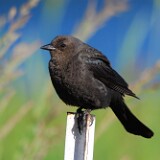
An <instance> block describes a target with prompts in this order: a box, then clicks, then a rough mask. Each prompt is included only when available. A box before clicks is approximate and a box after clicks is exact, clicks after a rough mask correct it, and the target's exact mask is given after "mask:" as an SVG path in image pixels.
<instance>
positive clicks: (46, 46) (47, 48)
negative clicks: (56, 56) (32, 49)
mask: <svg viewBox="0 0 160 160" xmlns="http://www.w3.org/2000/svg"><path fill="white" fill-rule="evenodd" d="M41 49H44V50H48V51H53V50H55V49H56V48H54V47H53V46H52V45H51V44H47V45H44V46H42V47H41Z"/></svg>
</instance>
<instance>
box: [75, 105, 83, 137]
mask: <svg viewBox="0 0 160 160" xmlns="http://www.w3.org/2000/svg"><path fill="white" fill-rule="evenodd" d="M76 120H77V126H78V130H79V133H80V134H82V131H83V127H84V124H83V123H84V111H82V108H78V109H77V112H76Z"/></svg>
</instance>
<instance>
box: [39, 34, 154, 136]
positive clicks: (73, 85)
mask: <svg viewBox="0 0 160 160" xmlns="http://www.w3.org/2000/svg"><path fill="white" fill-rule="evenodd" d="M41 49H44V50H48V51H50V55H51V60H50V61H49V72H50V76H51V80H52V83H53V86H54V87H55V90H56V92H57V94H58V95H59V97H60V98H61V99H62V100H63V101H64V102H65V103H66V104H68V105H72V106H77V107H79V109H78V110H77V112H79V113H81V110H82V109H83V108H84V109H86V110H87V112H90V111H91V110H95V109H101V108H106V107H108V106H109V107H110V108H111V109H112V110H113V112H114V113H115V115H116V116H117V118H118V119H119V120H120V122H121V123H122V124H123V126H124V128H125V129H126V130H127V131H128V132H130V133H132V134H135V135H141V136H143V137H145V138H151V137H152V136H153V132H152V131H151V130H150V129H149V128H148V127H146V126H145V125H144V124H143V123H142V122H140V121H139V120H138V119H137V118H136V117H135V116H134V115H133V114H132V113H131V111H130V110H129V109H128V108H127V106H126V104H125V103H124V99H123V96H125V95H129V96H132V97H135V98H138V97H137V96H136V95H135V94H134V93H133V92H132V91H131V90H130V89H129V88H128V84H127V83H126V81H125V80H124V79H123V78H122V77H121V76H120V75H119V74H118V73H117V72H116V71H115V70H114V69H113V68H112V67H111V65H110V62H109V60H108V59H107V57H105V56H104V55H103V54H102V53H101V52H100V51H98V50H97V49H95V48H93V47H91V46H89V45H87V44H85V43H84V42H82V41H80V40H79V39H77V38H75V37H72V36H57V37H56V38H55V39H53V40H52V42H51V43H50V44H47V45H44V46H42V47H41Z"/></svg>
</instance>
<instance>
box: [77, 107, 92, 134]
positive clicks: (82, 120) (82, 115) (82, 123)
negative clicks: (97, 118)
mask: <svg viewBox="0 0 160 160" xmlns="http://www.w3.org/2000/svg"><path fill="white" fill-rule="evenodd" d="M90 112H91V109H86V110H85V111H82V108H78V109H77V113H76V119H77V126H78V130H79V133H80V134H82V132H83V129H84V127H86V116H87V115H90ZM92 123H93V119H91V124H90V125H92Z"/></svg>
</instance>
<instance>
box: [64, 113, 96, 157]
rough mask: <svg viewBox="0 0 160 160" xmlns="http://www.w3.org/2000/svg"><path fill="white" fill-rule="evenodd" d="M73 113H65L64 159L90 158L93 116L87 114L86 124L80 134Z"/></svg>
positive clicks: (93, 127) (93, 124) (91, 155)
mask: <svg viewBox="0 0 160 160" xmlns="http://www.w3.org/2000/svg"><path fill="white" fill-rule="evenodd" d="M75 114H76V113H72V112H68V113H67V125H66V139H65V153H64V160H92V159H93V148H94V131H95V116H94V115H87V117H86V124H87V125H86V127H84V129H83V132H82V134H80V133H79V130H78V127H77V121H76V118H75V117H76V116H75ZM91 121H92V122H91Z"/></svg>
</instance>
